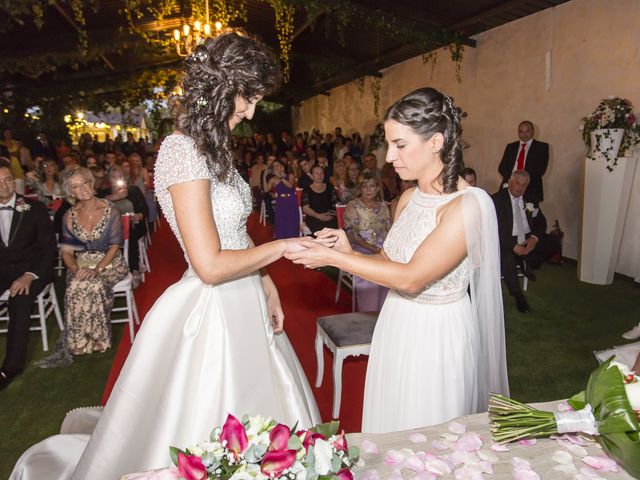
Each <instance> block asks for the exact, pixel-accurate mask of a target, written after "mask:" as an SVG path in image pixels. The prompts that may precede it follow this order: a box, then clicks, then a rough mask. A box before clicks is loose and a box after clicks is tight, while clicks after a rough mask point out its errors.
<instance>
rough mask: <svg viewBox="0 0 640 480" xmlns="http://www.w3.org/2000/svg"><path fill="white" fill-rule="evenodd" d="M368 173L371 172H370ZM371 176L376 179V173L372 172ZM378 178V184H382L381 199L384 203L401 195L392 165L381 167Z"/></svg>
mask: <svg viewBox="0 0 640 480" xmlns="http://www.w3.org/2000/svg"><path fill="white" fill-rule="evenodd" d="M365 158H366V157H365ZM366 171H367V170H365V172H366ZM369 171H370V172H371V170H369ZM372 174H373V175H374V176H376V178H378V174H377V173H375V172H372ZM379 178H380V183H381V184H382V198H383V200H384V201H385V202H387V203H390V202H391V200H393V199H394V198H396V197H397V196H399V195H400V194H401V193H402V192H401V191H400V177H399V176H398V172H396V169H395V168H393V164H391V163H385V164H384V165H383V166H382V170H381V172H380V175H379Z"/></svg>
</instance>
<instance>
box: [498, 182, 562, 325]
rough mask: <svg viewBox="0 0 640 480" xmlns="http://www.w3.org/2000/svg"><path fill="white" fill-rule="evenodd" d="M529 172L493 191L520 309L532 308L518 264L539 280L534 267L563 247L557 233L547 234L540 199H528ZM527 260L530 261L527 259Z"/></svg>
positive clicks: (503, 254) (508, 279) (504, 261)
mask: <svg viewBox="0 0 640 480" xmlns="http://www.w3.org/2000/svg"><path fill="white" fill-rule="evenodd" d="M529 180H530V178H529V173H528V172H526V171H525V170H516V171H515V172H513V173H512V174H511V176H510V178H509V181H508V183H507V188H503V189H502V190H500V191H499V192H497V193H495V194H493V196H492V198H493V203H494V204H495V207H496V216H497V218H498V235H499V237H500V267H501V271H502V277H503V278H504V283H505V285H506V286H507V290H508V291H509V294H510V295H512V296H513V297H515V300H516V307H517V308H518V311H520V312H522V313H525V312H528V311H530V308H529V303H528V302H527V299H526V297H525V295H524V293H523V292H522V289H521V288H520V282H519V281H518V272H517V267H518V266H520V267H521V268H522V269H523V273H524V274H525V275H527V276H528V277H529V279H530V280H535V276H534V274H533V273H532V272H531V271H530V269H531V268H533V269H535V268H538V267H540V265H541V264H542V263H543V262H544V261H545V260H546V259H547V258H548V257H549V255H551V254H552V253H553V252H554V251H556V250H557V249H558V248H560V241H559V240H558V237H557V236H555V235H547V233H546V232H547V220H546V218H545V217H544V214H543V213H542V210H540V205H539V204H537V203H531V202H525V201H524V200H523V197H525V196H526V191H527V187H528V186H529ZM525 261H526V263H525Z"/></svg>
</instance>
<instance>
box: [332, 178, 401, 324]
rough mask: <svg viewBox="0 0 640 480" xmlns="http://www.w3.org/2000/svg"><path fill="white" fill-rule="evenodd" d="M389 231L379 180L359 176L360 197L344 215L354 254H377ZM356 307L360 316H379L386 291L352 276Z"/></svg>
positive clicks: (352, 202)
mask: <svg viewBox="0 0 640 480" xmlns="http://www.w3.org/2000/svg"><path fill="white" fill-rule="evenodd" d="M390 227H391V217H390V216H389V209H388V208H387V205H386V204H385V203H384V202H383V201H381V200H380V189H379V186H378V179H377V177H376V176H375V174H374V173H372V172H365V173H363V174H362V182H360V195H359V196H358V198H356V199H355V200H351V201H350V202H349V204H348V205H347V208H346V209H345V211H344V231H345V233H346V234H347V237H348V238H349V241H350V242H351V247H352V248H353V250H355V251H356V252H360V253H363V254H365V255H371V254H376V253H380V250H382V244H383V243H384V239H385V238H386V237H387V233H388V232H389V228H390ZM353 281H354V282H355V291H356V304H357V306H358V311H360V312H379V311H380V309H381V308H382V304H383V303H384V300H385V298H386V297H387V293H388V292H389V289H388V288H385V287H382V286H380V285H377V284H375V283H372V282H369V281H368V280H364V279H362V278H360V277H356V276H355V275H354V277H353Z"/></svg>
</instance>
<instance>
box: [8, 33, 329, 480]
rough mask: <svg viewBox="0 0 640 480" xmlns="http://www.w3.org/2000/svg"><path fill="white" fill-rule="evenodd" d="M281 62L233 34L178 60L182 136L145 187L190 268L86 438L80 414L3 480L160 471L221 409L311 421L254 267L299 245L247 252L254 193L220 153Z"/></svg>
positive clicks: (205, 433)
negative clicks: (151, 187)
mask: <svg viewBox="0 0 640 480" xmlns="http://www.w3.org/2000/svg"><path fill="white" fill-rule="evenodd" d="M277 65H278V62H277V60H275V58H274V57H273V56H272V55H271V54H270V53H268V52H267V50H266V47H264V46H263V45H262V44H261V43H259V42H258V41H257V40H255V39H252V38H251V37H249V36H247V35H246V34H243V35H238V34H236V33H228V34H224V35H221V36H219V37H216V38H214V39H207V40H206V41H205V42H204V44H202V45H200V46H199V47H198V48H197V49H196V51H195V52H194V54H193V55H191V56H190V57H188V58H187V60H186V67H185V77H184V79H183V82H182V88H183V93H182V94H181V95H180V96H179V97H178V98H177V99H176V100H177V105H178V115H177V128H178V130H179V132H176V133H174V134H172V135H170V136H168V137H167V138H166V139H165V141H164V142H163V144H162V146H161V148H160V151H159V154H158V160H157V163H156V169H155V185H156V193H157V196H158V200H159V201H160V205H161V207H162V210H163V213H164V215H165V217H166V218H167V220H168V222H169V224H170V226H171V229H172V230H173V232H174V233H175V235H176V237H177V239H178V241H179V243H180V245H181V247H182V249H183V251H184V255H185V258H186V259H187V262H188V270H187V272H186V273H185V274H184V276H183V277H182V279H181V280H180V281H179V282H178V283H176V284H174V285H173V286H171V287H169V288H168V289H167V290H166V291H165V293H164V294H163V295H162V296H161V297H160V298H159V299H158V300H157V302H156V303H155V305H154V306H153V308H152V309H151V311H150V312H149V313H148V315H147V316H146V318H145V320H144V322H143V324H142V327H141V329H140V332H139V333H138V335H137V336H136V339H135V342H134V344H133V347H132V349H131V352H130V354H129V356H128V358H127V361H126V364H125V365H124V367H123V369H122V372H121V373H120V376H119V378H118V381H117V383H116V384H115V386H114V389H113V391H112V393H111V396H110V398H109V401H108V403H107V405H106V407H105V408H104V411H102V413H101V415H100V414H99V412H98V415H97V416H99V420H98V421H97V424H96V425H95V429H93V431H92V432H91V434H89V432H87V430H89V431H90V430H91V426H92V420H91V418H90V416H91V415H92V414H95V412H94V411H92V410H87V412H86V413H87V416H86V417H87V418H86V419H82V418H80V419H78V418H75V419H74V420H73V421H71V422H70V423H74V424H75V428H74V426H69V425H68V423H69V422H68V421H67V426H66V427H65V426H64V425H63V431H65V432H66V434H64V435H57V436H54V437H50V438H49V439H46V440H44V441H42V442H40V443H39V444H37V445H36V446H34V447H32V448H31V449H30V450H28V451H27V452H26V453H25V454H24V455H23V456H22V457H21V459H20V460H19V461H18V464H17V465H16V468H15V469H14V472H13V474H12V477H11V479H12V480H13V479H21V480H32V479H36V478H37V479H39V480H42V479H63V478H64V479H66V478H73V479H77V480H81V479H82V480H85V479H91V480H101V479H104V480H114V479H117V478H120V477H121V476H122V475H125V474H127V473H134V472H140V471H146V470H151V469H156V468H161V467H166V466H168V465H169V464H170V463H171V462H170V458H169V450H168V447H169V446H178V447H181V448H184V447H188V446H190V445H195V444H196V443H198V442H201V441H204V440H207V439H208V438H209V433H210V432H211V430H212V428H213V427H214V426H216V425H222V424H223V423H224V420H225V418H226V416H227V414H228V413H232V414H234V415H236V416H237V417H239V418H240V417H242V415H244V414H249V415H255V414H260V415H263V416H271V417H274V418H276V419H278V420H280V421H283V422H286V423H287V424H289V425H294V424H295V423H296V422H298V423H299V425H300V426H302V427H305V428H308V427H311V426H312V425H314V424H316V423H318V422H319V421H320V416H319V413H318V409H317V406H316V403H315V400H314V398H313V395H312V393H311V389H310V387H309V384H308V382H307V379H306V377H305V374H304V372H303V370H302V367H301V365H300V363H299V362H298V359H297V357H296V355H295V352H294V351H293V348H292V346H291V344H290V343H289V340H288V339H287V336H286V334H284V333H283V332H280V333H279V331H280V330H282V322H283V314H282V309H281V307H280V300H279V298H278V292H277V290H276V288H275V285H274V284H273V282H272V281H271V279H270V278H269V276H268V275H267V274H266V272H264V271H261V270H260V269H261V268H262V267H264V266H266V265H268V264H269V263H271V262H273V261H275V260H277V259H279V258H280V257H282V255H283V254H284V252H285V251H288V250H292V249H296V248H300V247H299V246H298V245H297V243H294V242H290V241H287V240H276V241H274V242H270V243H268V244H264V245H261V246H258V247H255V246H254V245H253V243H252V241H251V239H250V238H249V236H248V234H247V230H246V220H247V217H248V215H249V213H250V212H251V193H250V189H249V186H248V185H247V184H246V183H245V182H244V181H243V180H242V178H241V177H240V175H239V174H238V172H237V171H236V170H235V168H234V167H233V155H232V150H231V145H230V130H231V129H232V128H233V127H234V126H235V125H236V124H238V123H239V122H240V121H241V120H242V119H243V118H249V119H250V118H251V117H252V116H253V113H254V110H255V106H256V103H257V102H258V101H259V100H260V99H261V98H262V96H263V95H264V94H267V93H269V92H271V91H272V90H274V89H275V87H276V86H277V83H278V80H279V71H278V67H277ZM221 119H224V120H223V121H220V120H221ZM73 413H78V412H73ZM79 413H80V416H82V413H83V412H82V411H80V412H79ZM76 416H77V415H76ZM67 420H69V419H67ZM83 422H84V423H87V424H89V425H90V426H89V427H86V426H84V427H83ZM93 423H95V420H93ZM78 426H80V427H81V428H77V427H78ZM82 431H84V433H78V432H82ZM85 446H86V447H85Z"/></svg>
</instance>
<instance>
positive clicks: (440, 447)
mask: <svg viewBox="0 0 640 480" xmlns="http://www.w3.org/2000/svg"><path fill="white" fill-rule="evenodd" d="M431 448H433V449H434V450H438V451H439V452H442V451H443V450H448V449H449V447H448V446H447V445H445V444H444V443H442V442H441V441H440V440H434V441H433V442H431Z"/></svg>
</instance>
